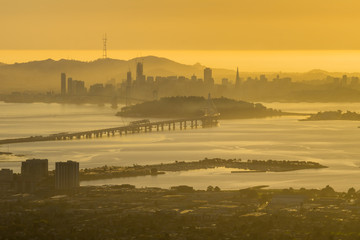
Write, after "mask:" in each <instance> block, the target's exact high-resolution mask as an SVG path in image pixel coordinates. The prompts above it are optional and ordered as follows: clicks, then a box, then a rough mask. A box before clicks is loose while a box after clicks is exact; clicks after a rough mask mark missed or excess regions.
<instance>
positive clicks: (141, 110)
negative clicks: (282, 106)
mask: <svg viewBox="0 0 360 240" xmlns="http://www.w3.org/2000/svg"><path fill="white" fill-rule="evenodd" d="M209 109H213V110H214V109H216V111H217V112H219V113H220V118H222V119H243V118H264V117H273V116H282V115H299V114H298V113H287V112H282V111H281V110H276V109H272V108H267V107H265V106H264V105H262V104H261V103H251V102H245V101H239V100H234V99H229V98H224V97H221V98H214V99H210V100H209V99H206V98H204V97H197V96H190V97H185V96H177V97H164V98H161V99H160V100H154V101H147V102H143V103H139V104H136V105H131V106H126V107H123V108H122V109H121V111H119V112H118V113H117V114H116V115H117V116H121V117H154V118H184V117H198V116H202V115H204V113H206V112H207V111H209Z"/></svg>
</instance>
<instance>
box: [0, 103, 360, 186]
mask: <svg viewBox="0 0 360 240" xmlns="http://www.w3.org/2000/svg"><path fill="white" fill-rule="evenodd" d="M265 105H266V106H269V107H272V108H278V109H282V110H283V111H294V112H309V113H313V112H317V111H324V110H338V109H340V110H344V111H345V110H351V111H357V112H360V104H356V103H344V104H338V103H326V104H323V103H266V104H265ZM115 112H116V111H115V110H112V109H110V107H98V106H94V105H61V104H44V103H32V104H15V103H14V104H13V103H1V102H0V139H4V138H15V137H26V136H36V135H47V134H52V133H58V132H74V131H82V130H90V129H98V128H107V127H115V126H122V125H126V124H127V123H128V122H129V121H132V120H133V119H128V118H119V117H116V116H114V114H115ZM299 118H301V117H277V118H266V119H245V120H222V121H221V123H220V126H219V127H217V128H211V129H197V130H186V131H175V132H172V131H171V132H168V131H164V132H153V133H147V134H139V135H128V136H123V137H120V136H115V137H104V138H101V139H90V140H73V141H63V142H38V143H24V144H11V145H0V151H10V152H13V153H14V154H17V155H20V156H5V155H0V167H1V168H12V169H14V170H15V171H16V172H18V171H19V170H20V161H23V160H25V159H28V158H47V159H49V168H50V169H53V168H54V163H55V162H56V161H66V160H75V161H79V162H80V167H81V168H88V167H97V166H103V165H105V164H106V165H116V166H119V165H123V166H127V165H133V164H152V163H161V162H163V163H166V162H174V161H176V160H177V161H192V160H193V161H195V160H200V159H203V158H205V157H208V158H212V157H220V158H242V159H245V160H246V159H261V160H267V159H276V160H304V161H316V162H319V163H321V164H324V165H326V166H329V168H327V169H321V170H302V171H294V172H285V173H247V174H231V173H230V171H231V169H225V168H217V169H211V170H195V171H187V172H176V173H167V174H165V175H161V176H156V177H154V176H147V177H135V178H122V179H109V180H98V181H90V182H82V183H81V184H82V185H102V184H121V183H130V184H135V185H136V186H138V187H145V186H148V187H152V186H156V187H165V188H167V187H170V186H174V185H179V184H186V185H191V186H194V187H195V188H198V189H205V188H206V187H207V186H208V185H214V186H219V187H220V188H222V189H239V188H244V187H250V186H256V185H263V184H265V185H269V186H270V187H271V188H284V187H294V188H300V187H306V188H311V187H313V188H321V187H324V186H326V185H327V184H329V185H331V186H333V187H334V188H335V189H336V190H347V189H348V188H349V187H355V188H357V189H359V188H360V168H359V167H360V146H359V142H360V134H359V133H360V132H359V131H360V129H358V126H360V122H353V121H318V122H300V121H298V119H299ZM21 155H24V156H21Z"/></svg>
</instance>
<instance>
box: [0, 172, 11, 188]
mask: <svg viewBox="0 0 360 240" xmlns="http://www.w3.org/2000/svg"><path fill="white" fill-rule="evenodd" d="M13 180H14V174H13V171H12V170H10V169H1V170H0V192H1V191H6V190H9V189H11V187H12V183H13Z"/></svg>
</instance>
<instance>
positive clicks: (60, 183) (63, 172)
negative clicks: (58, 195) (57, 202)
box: [55, 161, 80, 189]
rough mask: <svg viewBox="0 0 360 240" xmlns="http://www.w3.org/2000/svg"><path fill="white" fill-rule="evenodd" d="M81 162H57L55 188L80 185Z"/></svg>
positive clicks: (69, 187)
mask: <svg viewBox="0 0 360 240" xmlns="http://www.w3.org/2000/svg"><path fill="white" fill-rule="evenodd" d="M79 185H80V184H79V163H78V162H74V161H67V162H57V163H55V188H57V189H72V188H76V187H79Z"/></svg>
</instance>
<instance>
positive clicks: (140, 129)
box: [0, 114, 218, 145]
mask: <svg viewBox="0 0 360 240" xmlns="http://www.w3.org/2000/svg"><path fill="white" fill-rule="evenodd" d="M217 125H218V114H215V115H205V116H202V117H198V118H186V119H175V120H166V121H158V122H150V121H149V120H141V121H134V122H131V123H130V124H129V125H127V126H121V127H113V128H105V129H97V130H90V131H83V132H75V133H57V134H51V135H49V136H31V137H26V138H14V139H3V140H0V145H1V144H12V143H26V142H41V141H60V140H73V139H90V138H100V137H103V136H108V137H110V136H115V135H116V134H118V135H120V136H122V135H127V134H136V133H146V132H152V131H157V132H158V131H165V130H168V131H171V130H176V129H179V130H186V129H187V128H191V129H194V128H199V127H202V128H207V127H214V126H217Z"/></svg>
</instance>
